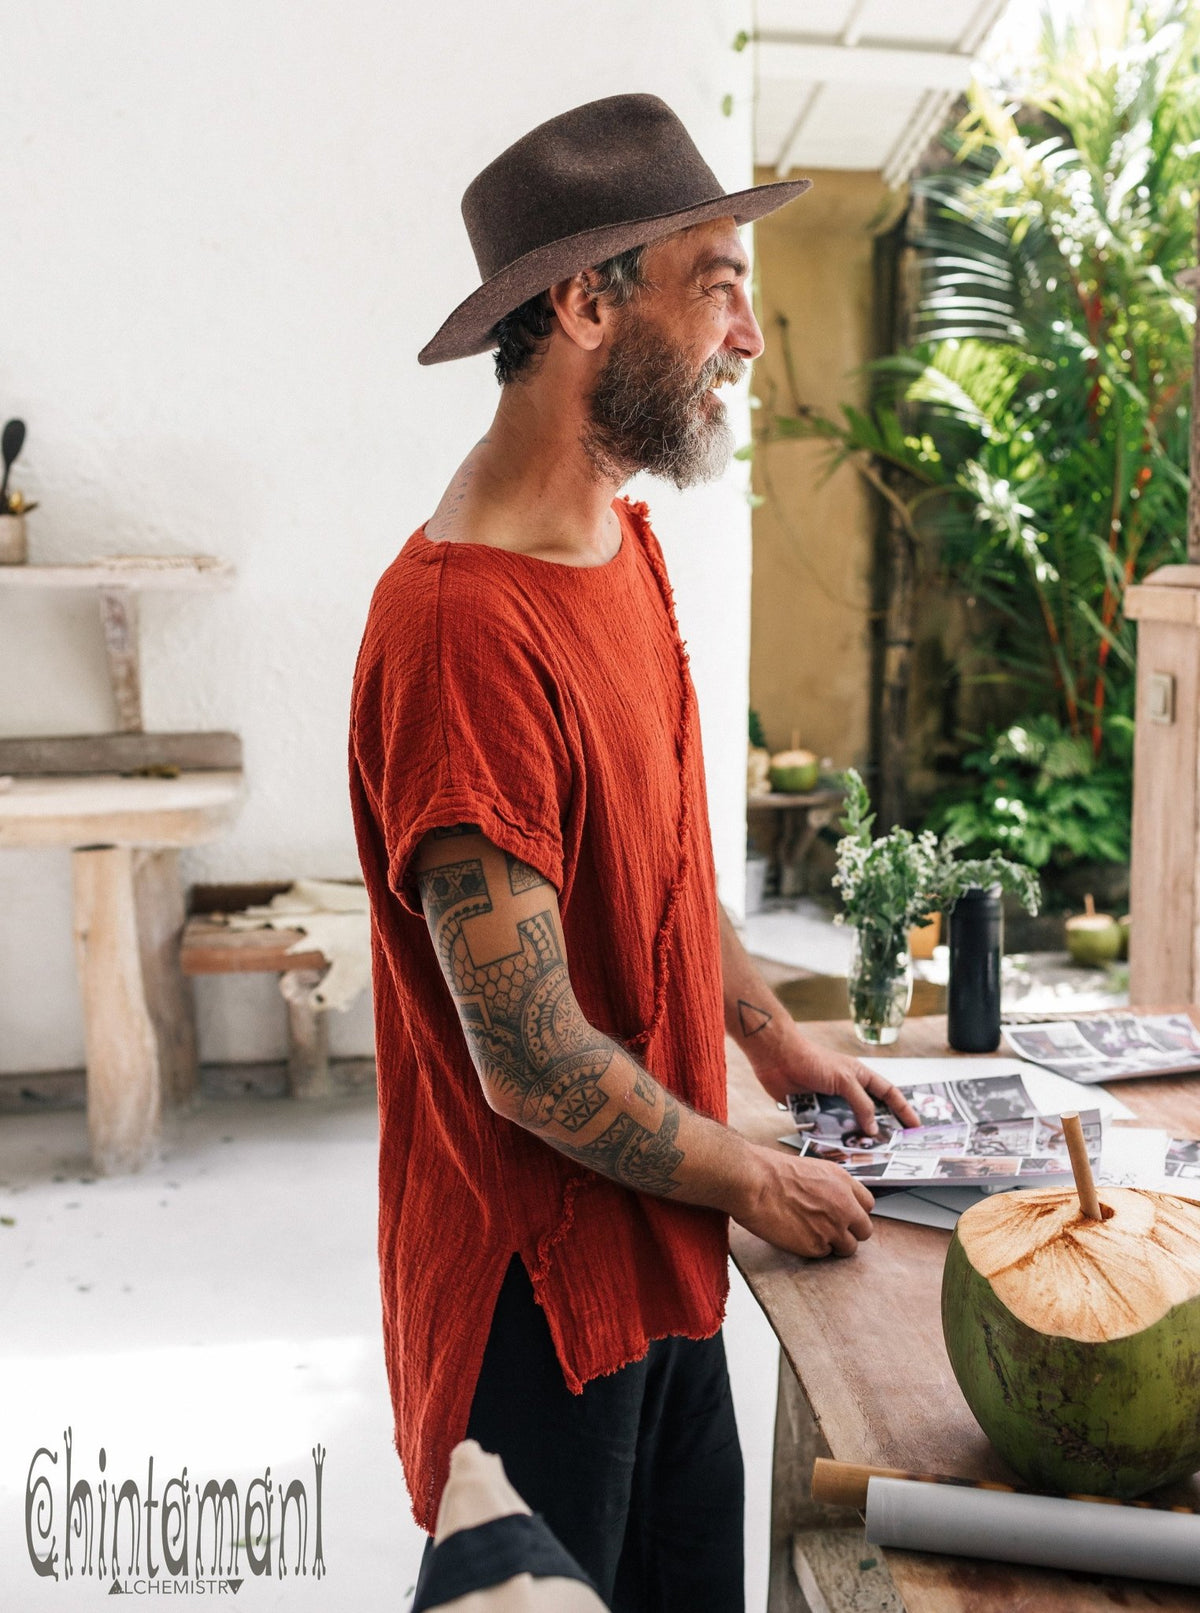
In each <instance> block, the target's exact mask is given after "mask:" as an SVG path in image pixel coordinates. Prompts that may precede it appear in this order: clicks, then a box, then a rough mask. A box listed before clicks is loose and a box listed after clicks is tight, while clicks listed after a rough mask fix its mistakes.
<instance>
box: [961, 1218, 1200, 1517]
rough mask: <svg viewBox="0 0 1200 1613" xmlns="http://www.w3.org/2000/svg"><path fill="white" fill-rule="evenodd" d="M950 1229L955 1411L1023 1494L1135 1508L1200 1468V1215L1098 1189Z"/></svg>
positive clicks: (971, 1220) (964, 1222) (964, 1220)
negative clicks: (1096, 1211) (1092, 1200)
mask: <svg viewBox="0 0 1200 1613" xmlns="http://www.w3.org/2000/svg"><path fill="white" fill-rule="evenodd" d="M1100 1202H1101V1206H1102V1209H1103V1211H1104V1218H1103V1219H1102V1220H1100V1221H1095V1220H1091V1219H1089V1218H1088V1217H1086V1216H1084V1215H1083V1213H1082V1211H1081V1209H1080V1206H1079V1200H1078V1198H1077V1197H1076V1195H1075V1193H1074V1192H1073V1191H1071V1190H1069V1189H1063V1188H1042V1189H1037V1190H1034V1191H1031V1192H1021V1193H1002V1194H996V1195H993V1196H992V1197H990V1198H986V1199H984V1200H982V1201H981V1202H980V1203H978V1204H975V1205H973V1206H972V1207H971V1208H970V1209H969V1210H967V1211H966V1212H965V1213H964V1214H963V1215H962V1216H961V1218H960V1219H959V1222H958V1226H957V1228H956V1230H955V1233H954V1237H953V1238H952V1240H951V1243H950V1250H949V1253H948V1254H947V1256H946V1266H945V1271H944V1274H943V1278H942V1331H943V1333H944V1334H945V1339H946V1350H947V1352H948V1354H949V1356H950V1364H951V1366H952V1367H953V1368H954V1375H955V1377H956V1378H957V1379H958V1383H959V1387H960V1388H961V1389H962V1392H963V1395H964V1396H965V1398H966V1401H967V1404H968V1405H969V1406H970V1408H971V1410H972V1411H973V1412H974V1414H975V1416H976V1418H977V1419H978V1421H979V1424H980V1426H981V1428H982V1429H983V1431H984V1433H985V1434H987V1436H988V1438H989V1439H990V1440H991V1442H992V1444H993V1445H994V1446H995V1447H996V1449H997V1450H998V1451H999V1452H1000V1455H1001V1456H1002V1457H1003V1458H1004V1460H1005V1461H1006V1462H1007V1463H1008V1465H1009V1466H1010V1467H1011V1468H1013V1469H1014V1470H1015V1471H1016V1472H1017V1473H1018V1474H1020V1476H1021V1477H1022V1478H1023V1479H1025V1480H1026V1482H1027V1483H1029V1484H1030V1485H1032V1486H1033V1487H1034V1488H1036V1489H1043V1490H1052V1491H1059V1492H1062V1493H1083V1494H1088V1495H1107V1496H1119V1497H1122V1498H1124V1499H1128V1498H1130V1497H1132V1496H1137V1495H1142V1494H1144V1493H1145V1492H1146V1491H1147V1490H1152V1489H1155V1488H1156V1487H1157V1486H1159V1485H1161V1484H1169V1483H1171V1482H1173V1481H1174V1480H1176V1479H1180V1478H1183V1477H1185V1476H1186V1475H1187V1474H1190V1473H1193V1472H1195V1471H1196V1469H1197V1468H1200V1204H1197V1203H1194V1202H1192V1201H1190V1200H1187V1199H1180V1198H1175V1197H1173V1196H1172V1195H1170V1194H1166V1193H1150V1192H1144V1191H1142V1190H1141V1189H1137V1188H1102V1189H1101V1190H1100Z"/></svg>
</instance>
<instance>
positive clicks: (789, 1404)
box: [767, 1351, 857, 1613]
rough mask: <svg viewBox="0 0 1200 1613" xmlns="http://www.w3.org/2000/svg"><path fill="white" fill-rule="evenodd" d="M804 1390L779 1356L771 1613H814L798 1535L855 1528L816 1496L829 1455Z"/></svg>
mask: <svg viewBox="0 0 1200 1613" xmlns="http://www.w3.org/2000/svg"><path fill="white" fill-rule="evenodd" d="M828 1455H829V1446H828V1445H827V1444H826V1443H825V1440H824V1439H823V1438H822V1436H821V1431H820V1429H819V1428H818V1427H817V1424H816V1421H815V1419H814V1417H813V1414H812V1411H811V1409H810V1408H809V1404H808V1401H807V1400H806V1399H805V1398H804V1391H803V1390H802V1389H801V1387H800V1385H799V1383H797V1381H796V1374H795V1373H794V1372H793V1371H792V1369H791V1367H790V1366H789V1365H788V1361H787V1357H786V1356H785V1355H784V1354H783V1353H782V1351H781V1352H780V1356H779V1395H778V1399H777V1400H776V1402H775V1457H774V1466H773V1468H772V1472H771V1565H770V1578H769V1580H768V1588H767V1609H768V1613H810V1608H809V1603H808V1600H807V1598H806V1597H805V1596H804V1595H803V1593H802V1592H801V1589H800V1582H799V1580H798V1579H797V1578H796V1569H795V1565H794V1561H793V1545H794V1542H795V1539H796V1536H797V1535H798V1534H800V1533H801V1532H803V1531H807V1530H812V1529H846V1528H853V1527H854V1526H855V1525H856V1523H857V1520H856V1519H855V1518H853V1517H849V1516H847V1514H846V1512H845V1511H844V1509H841V1508H838V1507H829V1506H823V1505H821V1503H820V1502H817V1501H814V1500H813V1499H812V1496H811V1494H810V1488H809V1487H810V1484H811V1482H812V1470H813V1463H814V1461H815V1460H816V1458H817V1457H818V1456H826V1457H827V1456H828Z"/></svg>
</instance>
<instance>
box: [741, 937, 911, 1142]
mask: <svg viewBox="0 0 1200 1613" xmlns="http://www.w3.org/2000/svg"><path fill="white" fill-rule="evenodd" d="M721 974H722V978H723V982H724V994H725V1029H726V1030H727V1031H728V1033H729V1035H730V1036H732V1037H733V1039H734V1041H735V1042H736V1043H737V1044H738V1046H739V1047H740V1048H741V1049H742V1050H743V1052H744V1053H745V1055H746V1057H747V1058H748V1059H749V1060H750V1063H751V1065H752V1066H753V1068H754V1073H755V1075H757V1076H758V1079H759V1080H760V1081H761V1082H762V1084H763V1086H764V1087H766V1089H767V1091H768V1092H769V1093H770V1094H771V1096H772V1097H773V1098H780V1099H782V1098H786V1097H787V1095H788V1093H789V1092H829V1093H839V1094H840V1095H841V1096H842V1097H844V1098H845V1099H846V1102H847V1103H848V1104H849V1105H850V1107H851V1108H852V1109H853V1110H854V1113H855V1114H856V1116H857V1117H858V1119H859V1122H860V1123H861V1125H862V1127H863V1129H864V1130H865V1131H868V1132H870V1133H871V1134H872V1135H874V1134H875V1132H877V1131H878V1129H879V1127H878V1126H877V1124H876V1122H875V1100H876V1099H881V1100H882V1101H883V1102H884V1103H885V1104H887V1106H888V1108H889V1109H891V1110H892V1112H893V1114H895V1115H896V1116H897V1118H898V1119H899V1121H900V1123H901V1125H904V1126H916V1125H919V1124H920V1122H919V1120H918V1118H917V1114H916V1111H915V1110H914V1109H913V1108H912V1106H911V1105H910V1104H909V1102H908V1100H907V1099H906V1098H905V1097H904V1096H903V1095H902V1094H901V1092H900V1089H899V1087H896V1086H893V1084H892V1083H891V1082H890V1081H889V1080H887V1078H886V1077H885V1076H882V1075H878V1074H876V1073H875V1072H874V1071H872V1070H869V1069H868V1068H867V1066H866V1065H865V1064H863V1063H861V1062H860V1061H859V1060H858V1059H856V1058H852V1057H851V1056H850V1055H849V1054H846V1053H834V1052H831V1051H830V1050H829V1049H828V1048H824V1047H818V1046H817V1044H816V1043H815V1042H810V1041H809V1040H808V1039H807V1037H805V1036H802V1035H801V1033H800V1030H799V1028H798V1027H797V1025H796V1022H795V1020H794V1019H793V1018H792V1016H791V1015H790V1014H789V1013H788V1011H787V1009H786V1008H785V1007H784V1006H783V1004H782V1003H781V1002H780V1001H779V998H778V997H776V995H775V993H774V992H773V991H772V990H771V989H770V988H769V987H768V985H767V983H766V981H765V980H764V979H763V977H762V975H761V974H760V973H759V971H758V970H757V969H756V968H755V966H754V961H753V959H752V958H751V957H750V955H749V954H748V953H747V951H746V949H745V947H744V946H743V945H742V943H741V941H740V940H739V938H738V933H737V931H736V930H735V929H734V927H733V924H732V923H731V922H730V919H729V915H728V914H727V913H726V911H725V909H724V908H722V909H721Z"/></svg>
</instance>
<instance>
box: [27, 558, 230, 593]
mask: <svg viewBox="0 0 1200 1613" xmlns="http://www.w3.org/2000/svg"><path fill="white" fill-rule="evenodd" d="M233 577H234V568H233V565H232V564H231V562H230V561H228V560H221V559H218V558H217V556H216V555H211V554H165V555H147V554H139V555H120V554H118V555H105V556H104V557H103V558H101V559H99V560H85V561H81V562H77V563H75V562H73V563H71V564H67V565H57V566H30V565H24V566H0V588H82V589H93V588H95V589H102V590H103V589H113V588H118V589H120V588H128V589H137V590H139V591H141V592H147V591H149V590H159V591H165V590H167V589H176V590H180V591H186V592H189V593H197V592H206V591H210V590H213V589H218V588H228V587H229V585H230V584H231V583H232V581H233Z"/></svg>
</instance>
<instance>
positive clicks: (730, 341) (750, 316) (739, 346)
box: [725, 285, 766, 363]
mask: <svg viewBox="0 0 1200 1613" xmlns="http://www.w3.org/2000/svg"><path fill="white" fill-rule="evenodd" d="M725 345H726V347H732V348H734V349H735V350H736V351H737V352H738V353H739V354H740V355H741V356H742V358H744V359H745V360H746V361H747V363H752V362H753V361H754V360H755V359H756V358H759V357H761V355H762V351H763V348H764V346H765V345H766V344H765V343H764V341H763V334H762V331H761V330H760V329H759V328H758V320H757V319H755V317H754V309H753V308H752V307H751V304H750V298H749V296H748V295H747V294H746V288H745V286H744V285H743V286H739V287H738V293H737V312H736V314H735V316H734V321H733V324H732V325H731V326H730V327H729V334H728V336H727V337H726V338H725Z"/></svg>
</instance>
